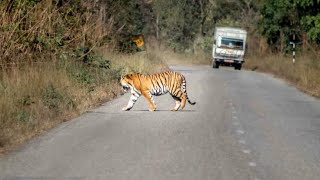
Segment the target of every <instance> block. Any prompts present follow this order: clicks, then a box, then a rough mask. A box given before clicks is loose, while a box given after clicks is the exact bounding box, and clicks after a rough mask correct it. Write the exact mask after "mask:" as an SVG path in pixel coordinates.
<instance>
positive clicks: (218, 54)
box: [212, 27, 247, 70]
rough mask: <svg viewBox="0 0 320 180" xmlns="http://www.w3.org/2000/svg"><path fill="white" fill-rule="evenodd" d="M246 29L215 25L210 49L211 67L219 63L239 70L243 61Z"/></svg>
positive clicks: (215, 66) (217, 65) (216, 66)
mask: <svg viewBox="0 0 320 180" xmlns="http://www.w3.org/2000/svg"><path fill="white" fill-rule="evenodd" d="M246 39H247V31H246V30H244V29H240V28H232V27H216V29H215V33H214V43H213V49H212V57H213V68H219V66H220V65H227V66H233V67H234V68H235V69H236V70H241V67H242V64H243V63H244V55H245V49H246Z"/></svg>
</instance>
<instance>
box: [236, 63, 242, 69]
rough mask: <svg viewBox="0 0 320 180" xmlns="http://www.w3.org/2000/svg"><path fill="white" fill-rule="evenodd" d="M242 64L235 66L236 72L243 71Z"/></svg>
mask: <svg viewBox="0 0 320 180" xmlns="http://www.w3.org/2000/svg"><path fill="white" fill-rule="evenodd" d="M241 67H242V64H235V65H234V69H235V70H241Z"/></svg>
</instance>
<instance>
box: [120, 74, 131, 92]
mask: <svg viewBox="0 0 320 180" xmlns="http://www.w3.org/2000/svg"><path fill="white" fill-rule="evenodd" d="M131 76H132V74H126V75H123V76H121V79H120V84H121V86H122V89H123V90H124V92H127V91H128V90H129V89H130V87H132V84H133V80H132V79H131Z"/></svg>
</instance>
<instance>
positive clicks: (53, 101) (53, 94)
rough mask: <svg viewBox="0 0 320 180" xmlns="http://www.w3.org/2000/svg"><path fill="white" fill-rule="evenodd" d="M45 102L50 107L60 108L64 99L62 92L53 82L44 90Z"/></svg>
mask: <svg viewBox="0 0 320 180" xmlns="http://www.w3.org/2000/svg"><path fill="white" fill-rule="evenodd" d="M43 99H44V104H45V105H46V106H47V107H48V108H49V109H56V110H57V109H58V108H59V104H61V102H62V101H63V95H62V93H61V92H60V91H59V90H58V89H57V88H55V87H54V86H53V85H52V84H50V85H49V86H48V87H47V88H46V89H44V92H43Z"/></svg>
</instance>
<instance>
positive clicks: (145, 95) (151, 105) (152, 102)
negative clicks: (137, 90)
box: [142, 92, 157, 111]
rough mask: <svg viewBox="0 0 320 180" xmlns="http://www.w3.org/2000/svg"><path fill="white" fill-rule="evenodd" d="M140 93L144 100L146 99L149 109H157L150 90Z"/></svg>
mask: <svg viewBox="0 0 320 180" xmlns="http://www.w3.org/2000/svg"><path fill="white" fill-rule="evenodd" d="M142 95H143V96H144V97H145V98H146V100H147V101H148V103H149V105H150V109H149V111H155V110H156V109H157V107H156V105H155V103H154V100H153V97H152V95H151V93H150V92H145V93H142Z"/></svg>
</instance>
